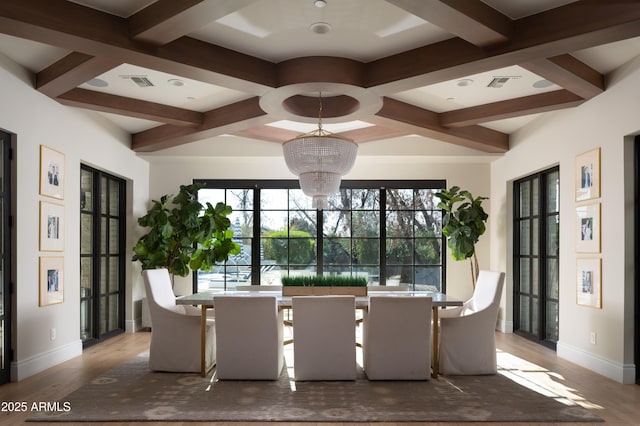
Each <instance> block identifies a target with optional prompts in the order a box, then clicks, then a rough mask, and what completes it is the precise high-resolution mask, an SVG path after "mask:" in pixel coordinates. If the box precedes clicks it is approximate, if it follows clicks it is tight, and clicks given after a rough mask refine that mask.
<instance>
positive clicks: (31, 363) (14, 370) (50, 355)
mask: <svg viewBox="0 0 640 426" xmlns="http://www.w3.org/2000/svg"><path fill="white" fill-rule="evenodd" d="M79 355H82V340H80V339H78V340H75V341H73V342H71V343H68V344H66V345H63V346H59V347H57V348H54V349H51V350H49V351H46V352H43V353H41V354H38V355H35V356H32V357H30V358H27V359H24V360H22V361H14V362H12V363H11V381H13V382H16V381H20V380H24V379H26V378H27V377H29V376H33V375H34V374H37V373H40V372H42V371H44V370H46V369H48V368H51V367H53V366H55V365H58V364H60V363H62V362H64V361H68V360H70V359H71V358H75V357H77V356H79Z"/></svg>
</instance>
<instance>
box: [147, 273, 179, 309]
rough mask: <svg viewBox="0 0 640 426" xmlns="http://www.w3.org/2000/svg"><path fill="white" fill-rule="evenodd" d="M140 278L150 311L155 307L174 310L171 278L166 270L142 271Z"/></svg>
mask: <svg viewBox="0 0 640 426" xmlns="http://www.w3.org/2000/svg"><path fill="white" fill-rule="evenodd" d="M142 278H143V279H144V286H145V290H146V292H147V301H148V302H149V310H150V311H151V310H152V309H154V308H155V307H157V306H159V307H161V308H165V309H171V310H174V309H175V306H176V295H175V294H174V293H173V288H172V287H173V286H172V284H171V276H170V275H169V271H168V270H167V269H164V268H163V269H145V270H144V271H142Z"/></svg>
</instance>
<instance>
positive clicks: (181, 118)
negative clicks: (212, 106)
mask: <svg viewBox="0 0 640 426" xmlns="http://www.w3.org/2000/svg"><path fill="white" fill-rule="evenodd" d="M56 100H57V101H58V102H60V103H61V104H64V105H69V106H74V107H80V108H84V109H90V110H93V111H100V112H108V113H112V114H119V115H126V116H127V117H134V118H142V119H144V120H151V121H158V122H160V123H167V124H172V125H175V126H189V127H197V126H200V125H201V124H202V123H203V122H204V114H203V113H201V112H197V111H191V110H187V109H183V108H176V107H172V106H167V105H162V104H157V103H154V102H147V101H141V100H138V99H131V98H125V97H122V96H116V95H111V94H108V93H101V92H96V91H93V90H85V89H72V90H70V91H68V92H67V93H64V94H62V95H60V96H58V97H57V98H56Z"/></svg>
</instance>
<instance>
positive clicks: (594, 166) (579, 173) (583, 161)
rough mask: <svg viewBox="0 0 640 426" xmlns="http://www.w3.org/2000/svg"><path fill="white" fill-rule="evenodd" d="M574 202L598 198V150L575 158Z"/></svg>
mask: <svg viewBox="0 0 640 426" xmlns="http://www.w3.org/2000/svg"><path fill="white" fill-rule="evenodd" d="M575 185H576V201H584V200H590V199H592V198H598V197H600V148H596V149H592V150H591V151H587V152H585V153H584V154H580V155H578V156H577V157H576V170H575Z"/></svg>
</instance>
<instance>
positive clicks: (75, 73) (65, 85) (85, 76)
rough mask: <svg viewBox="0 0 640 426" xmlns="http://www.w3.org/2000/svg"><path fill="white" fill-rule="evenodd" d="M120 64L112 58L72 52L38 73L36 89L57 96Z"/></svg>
mask: <svg viewBox="0 0 640 426" xmlns="http://www.w3.org/2000/svg"><path fill="white" fill-rule="evenodd" d="M118 65H120V62H119V61H114V60H112V59H110V58H106V57H96V56H90V55H85V54H84V53H80V52H72V53H70V54H68V55H67V56H65V57H64V58H62V59H60V60H59V61H57V62H55V63H53V64H52V65H50V66H48V67H47V68H45V69H43V70H42V71H40V72H39V73H37V74H36V89H37V90H39V91H40V92H42V93H44V94H45V95H47V96H49V97H52V98H55V97H57V96H59V95H62V94H63V93H66V92H68V91H69V90H71V89H73V88H75V87H77V86H79V85H81V84H83V83H85V82H87V81H89V80H91V79H92V78H94V77H96V76H98V75H100V74H103V73H105V72H107V71H109V70H110V69H112V68H115V67H117V66H118Z"/></svg>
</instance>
